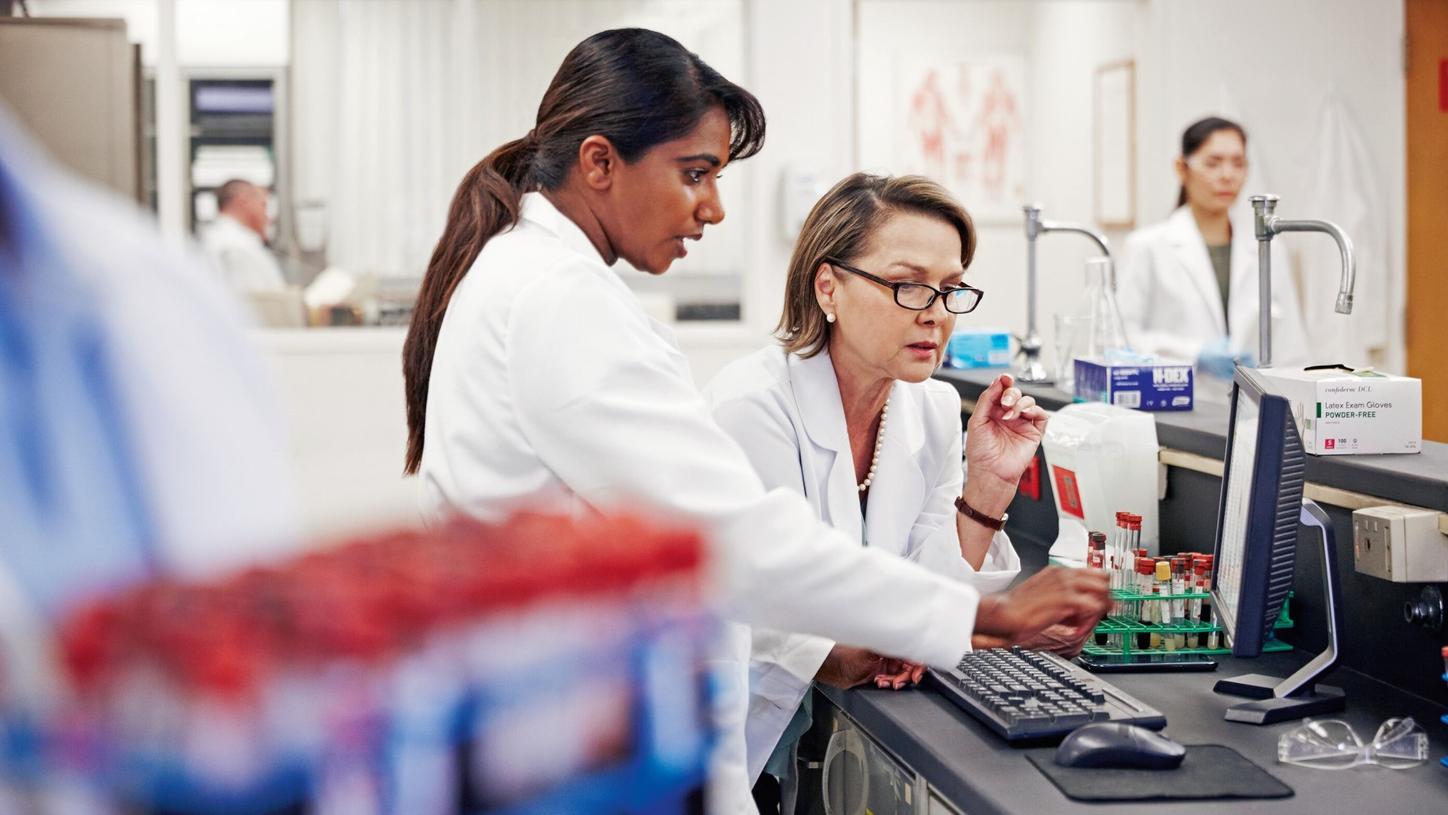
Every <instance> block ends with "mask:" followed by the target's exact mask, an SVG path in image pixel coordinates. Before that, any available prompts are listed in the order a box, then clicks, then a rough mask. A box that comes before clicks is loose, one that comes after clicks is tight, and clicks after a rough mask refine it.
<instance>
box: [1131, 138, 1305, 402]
mask: <svg viewBox="0 0 1448 815" xmlns="http://www.w3.org/2000/svg"><path fill="white" fill-rule="evenodd" d="M1181 148H1182V149H1181V155H1179V156H1177V158H1176V174H1177V178H1178V179H1179V180H1180V182H1181V192H1180V193H1179V194H1178V196H1177V209H1176V211H1175V212H1173V213H1172V214H1171V217H1169V218H1167V219H1166V221H1164V222H1162V223H1160V224H1157V225H1155V226H1150V227H1147V228H1145V229H1141V230H1139V231H1137V232H1135V233H1133V234H1132V235H1131V236H1130V237H1129V238H1127V240H1126V250H1125V252H1124V253H1123V255H1122V258H1121V262H1120V264H1119V266H1118V272H1117V292H1116V297H1117V302H1118V304H1119V305H1120V308H1121V317H1122V321H1123V322H1124V323H1125V326H1126V333H1127V339H1128V340H1130V342H1131V344H1132V347H1134V348H1135V349H1136V350H1138V351H1142V352H1145V353H1150V354H1158V355H1160V356H1164V357H1170V358H1173V359H1181V360H1193V361H1195V362H1196V364H1197V370H1198V372H1199V373H1206V374H1211V375H1213V376H1216V377H1219V378H1222V379H1230V378H1231V376H1232V368H1233V366H1234V365H1235V364H1236V363H1238V362H1241V363H1243V364H1246V365H1253V364H1256V350H1257V344H1258V343H1257V314H1258V308H1257V302H1258V298H1257V291H1258V288H1257V241H1256V238H1255V235H1254V233H1253V231H1252V213H1251V212H1250V211H1244V210H1242V209H1240V208H1234V205H1235V204H1236V203H1237V199H1238V197H1239V196H1240V195H1241V193H1242V186H1243V184H1244V183H1245V182H1246V179H1247V132H1246V131H1245V130H1243V129H1242V126H1241V125H1239V124H1237V123H1236V122H1231V121H1228V120H1226V119H1219V118H1216V117H1210V118H1206V119H1202V120H1201V121H1199V122H1195V123H1193V124H1192V126H1191V127H1188V128H1187V129H1186V132H1184V133H1182V145H1181ZM1272 251H1273V252H1274V255H1273V262H1272V278H1273V280H1272V305H1271V315H1272V357H1273V362H1274V363H1276V364H1279V365H1280V364H1286V363H1293V362H1302V361H1305V357H1306V356H1307V335H1306V332H1305V330H1304V328H1303V325H1302V313H1301V310H1300V308H1299V307H1298V302H1297V289H1296V286H1295V285H1294V283H1293V282H1292V275H1291V274H1290V273H1289V271H1288V266H1287V263H1286V258H1285V256H1279V255H1277V254H1275V253H1278V252H1280V251H1281V250H1280V248H1279V247H1277V246H1274V247H1273V250H1272Z"/></svg>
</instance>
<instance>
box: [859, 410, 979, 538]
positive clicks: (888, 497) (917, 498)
mask: <svg viewBox="0 0 1448 815" xmlns="http://www.w3.org/2000/svg"><path fill="white" fill-rule="evenodd" d="M924 396H925V394H924V393H923V392H922V391H921V390H920V389H919V388H912V387H909V386H907V385H906V384H905V383H903V382H896V383H895V384H894V385H893V386H892V387H891V388H890V414H889V419H888V420H887V421H886V422H885V438H884V439H882V440H881V442H880V460H879V462H877V463H876V465H875V480H874V481H872V482H870V495H869V497H868V498H867V499H866V500H867V501H868V505H867V507H866V512H865V539H866V540H868V541H869V542H870V543H871V544H872V545H875V546H881V545H885V544H886V542H887V541H888V540H891V539H903V538H905V537H907V536H908V535H909V534H910V527H911V525H912V524H911V522H910V520H909V519H913V518H914V517H915V516H916V514H918V513H919V511H920V507H921V505H922V504H923V503H924V500H925V493H926V483H925V477H924V474H923V473H922V472H921V470H920V462H922V461H924V460H925V458H923V457H922V456H921V449H922V448H923V447H924V446H925V423H924V422H923V421H921V420H920V419H921V417H923V416H924V415H925V412H926V411H925V406H924V405H921V404H920V402H921V400H922V399H923V398H924ZM957 466H958V465H957ZM890 548H891V549H893V550H896V551H904V550H905V548H906V547H905V544H904V542H903V541H901V542H899V543H897V544H894V545H892V546H891V547H890Z"/></svg>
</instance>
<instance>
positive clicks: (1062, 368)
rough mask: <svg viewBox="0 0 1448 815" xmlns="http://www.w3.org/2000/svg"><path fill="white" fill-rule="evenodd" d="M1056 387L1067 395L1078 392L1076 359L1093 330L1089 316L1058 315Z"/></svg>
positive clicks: (1056, 321) (1056, 320)
mask: <svg viewBox="0 0 1448 815" xmlns="http://www.w3.org/2000/svg"><path fill="white" fill-rule="evenodd" d="M1055 323H1056V372H1055V380H1056V387H1057V388H1059V389H1061V390H1063V391H1065V392H1066V393H1074V392H1075V390H1076V357H1077V356H1078V355H1079V354H1080V352H1081V351H1080V349H1082V348H1083V347H1085V345H1086V342H1087V335H1088V334H1089V333H1090V329H1091V319H1090V317H1089V316H1086V315H1081V314H1057V315H1056V319H1055Z"/></svg>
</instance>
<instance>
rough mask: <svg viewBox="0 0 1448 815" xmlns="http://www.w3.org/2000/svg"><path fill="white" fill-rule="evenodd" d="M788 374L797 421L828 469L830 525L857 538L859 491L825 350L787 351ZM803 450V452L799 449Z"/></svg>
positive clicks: (837, 388)
mask: <svg viewBox="0 0 1448 815" xmlns="http://www.w3.org/2000/svg"><path fill="white" fill-rule="evenodd" d="M788 360H789V371H790V372H789V376H790V384H791V387H792V388H793V390H794V396H795V400H796V403H797V405H798V407H799V415H800V420H801V421H802V422H803V424H804V429H805V434H806V435H807V436H808V437H809V441H810V444H811V445H812V447H813V449H812V450H811V451H810V452H809V455H812V456H813V457H815V458H817V459H818V460H819V461H820V463H821V466H822V468H824V469H826V470H827V471H828V472H829V477H828V478H827V479H826V484H825V496H824V502H823V504H824V506H825V508H826V510H827V511H828V512H829V518H828V521H829V523H830V525H831V526H833V527H834V528H836V529H838V530H840V531H842V532H844V533H845V534H846V535H849V536H850V540H855V541H858V540H859V539H860V532H861V520H860V492H859V489H858V488H857V482H856V481H855V465H854V461H853V460H852V459H851V456H850V437H849V433H848V432H847V431H846V429H845V409H844V405H843V404H841V402H840V385H839V381H838V380H836V379H835V368H834V365H833V364H831V362H830V354H829V351H828V350H824V351H821V352H820V353H818V354H816V355H815V356H813V357H810V358H809V359H801V358H799V357H798V356H795V355H794V354H790V355H789V357H788ZM802 452H803V451H802Z"/></svg>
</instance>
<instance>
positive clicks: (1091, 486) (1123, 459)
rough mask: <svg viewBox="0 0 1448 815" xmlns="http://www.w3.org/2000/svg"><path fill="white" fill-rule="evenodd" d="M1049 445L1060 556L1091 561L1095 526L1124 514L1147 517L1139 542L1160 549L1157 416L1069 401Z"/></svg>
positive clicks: (1050, 428)
mask: <svg viewBox="0 0 1448 815" xmlns="http://www.w3.org/2000/svg"><path fill="white" fill-rule="evenodd" d="M1041 447H1042V449H1043V450H1044V451H1045V456H1046V467H1047V472H1048V476H1049V477H1050V479H1051V492H1052V496H1053V499H1054V500H1055V502H1056V516H1057V520H1058V527H1057V528H1058V532H1057V536H1056V540H1055V542H1054V543H1053V544H1052V545H1051V551H1050V557H1051V558H1052V559H1053V560H1056V561H1060V562H1063V563H1067V564H1071V565H1077V564H1081V563H1084V562H1085V561H1086V542H1087V531H1088V530H1091V529H1109V528H1111V526H1112V520H1111V519H1112V514H1113V513H1115V512H1118V511H1127V512H1131V513H1133V514H1136V515H1140V516H1141V529H1140V530H1139V532H1140V535H1139V545H1140V546H1142V547H1145V548H1146V549H1147V550H1148V551H1149V552H1152V553H1154V552H1156V551H1157V540H1158V532H1157V500H1158V495H1157V476H1158V473H1157V443H1156V421H1155V420H1154V419H1152V417H1151V416H1149V415H1147V414H1145V413H1141V412H1139V411H1135V410H1127V409H1126V408H1120V407H1115V406H1113V405H1106V404H1101V403H1099V402H1090V403H1082V404H1076V405H1067V406H1065V407H1063V408H1061V409H1060V410H1058V411H1056V413H1055V415H1054V416H1052V417H1051V422H1050V423H1049V424H1048V425H1046V435H1045V438H1044V440H1043V441H1042V444H1041ZM1131 548H1136V547H1135V546H1132V547H1131Z"/></svg>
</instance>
